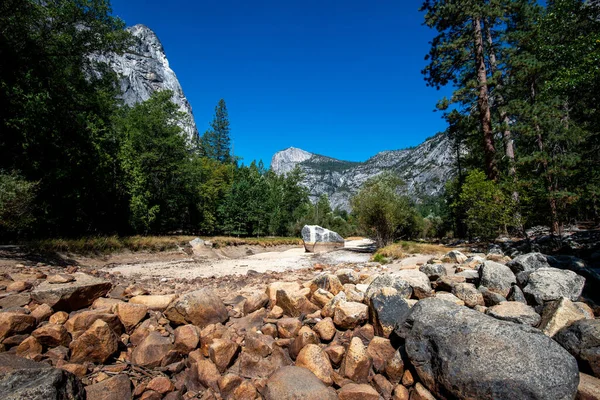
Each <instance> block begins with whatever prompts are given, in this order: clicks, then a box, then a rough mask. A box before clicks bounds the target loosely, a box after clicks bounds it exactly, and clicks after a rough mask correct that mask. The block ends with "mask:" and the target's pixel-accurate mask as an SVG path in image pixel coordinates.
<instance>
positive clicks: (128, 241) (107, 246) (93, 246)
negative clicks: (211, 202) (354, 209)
mask: <svg viewBox="0 0 600 400" xmlns="http://www.w3.org/2000/svg"><path fill="white" fill-rule="evenodd" d="M195 238H196V236H185V235H181V236H125V237H119V236H93V237H83V238H79V239H60V238H59V239H44V240H38V241H34V242H30V243H28V244H27V246H28V247H29V248H30V249H31V250H34V251H38V252H44V253H71V254H83V255H87V254H109V253H117V252H120V251H125V250H128V251H134V252H135V251H151V252H158V251H166V250H172V249H175V248H177V247H178V246H185V245H186V244H187V243H188V242H189V241H191V240H193V239H195ZM204 239H205V240H209V241H211V242H213V244H214V246H215V247H216V248H219V247H225V246H242V245H257V246H262V247H273V246H279V245H301V244H302V240H301V239H298V238H279V237H266V238H235V237H226V236H217V237H213V238H204Z"/></svg>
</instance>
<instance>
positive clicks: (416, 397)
mask: <svg viewBox="0 0 600 400" xmlns="http://www.w3.org/2000/svg"><path fill="white" fill-rule="evenodd" d="M410 400H435V397H434V396H433V395H432V394H431V392H430V391H429V390H427V389H426V388H425V386H423V385H421V384H420V383H417V384H416V385H415V388H414V390H413V391H412V393H411V394H410Z"/></svg>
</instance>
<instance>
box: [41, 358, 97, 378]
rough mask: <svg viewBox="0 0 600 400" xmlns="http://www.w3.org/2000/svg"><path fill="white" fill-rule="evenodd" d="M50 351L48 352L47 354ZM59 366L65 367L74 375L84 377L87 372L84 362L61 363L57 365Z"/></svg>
mask: <svg viewBox="0 0 600 400" xmlns="http://www.w3.org/2000/svg"><path fill="white" fill-rule="evenodd" d="M47 354H48V353H46V355H47ZM57 368H60V369H64V370H65V371H69V372H70V373H72V374H73V375H75V376H77V377H79V378H83V377H84V376H85V375H86V374H87V367H86V366H85V365H83V364H74V363H65V364H63V363H60V365H57Z"/></svg>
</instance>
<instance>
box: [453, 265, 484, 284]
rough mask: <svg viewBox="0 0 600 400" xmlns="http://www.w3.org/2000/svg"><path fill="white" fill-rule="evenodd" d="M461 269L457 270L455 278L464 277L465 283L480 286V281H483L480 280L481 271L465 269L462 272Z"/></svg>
mask: <svg viewBox="0 0 600 400" xmlns="http://www.w3.org/2000/svg"><path fill="white" fill-rule="evenodd" d="M459 269H460V268H457V269H456V271H457V272H456V274H455V275H454V276H455V277H463V278H465V282H467V283H473V284H475V285H479V281H480V280H481V279H480V278H479V271H477V270H474V269H465V270H462V271H460V270H459Z"/></svg>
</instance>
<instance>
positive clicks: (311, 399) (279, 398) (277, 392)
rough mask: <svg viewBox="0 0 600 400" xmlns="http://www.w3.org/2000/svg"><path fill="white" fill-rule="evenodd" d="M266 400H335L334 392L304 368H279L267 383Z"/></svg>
mask: <svg viewBox="0 0 600 400" xmlns="http://www.w3.org/2000/svg"><path fill="white" fill-rule="evenodd" d="M264 396H265V399H266V400H300V399H302V400H336V399H337V398H338V396H337V395H336V393H335V391H334V390H333V389H331V388H328V387H327V386H325V384H324V383H323V382H321V381H320V380H319V378H317V377H316V376H315V374H313V373H312V372H310V371H309V370H308V369H306V368H302V367H283V368H279V369H278V370H277V371H276V372H275V373H274V374H273V375H271V377H270V378H269V380H268V381H267V385H266V387H265V391H264Z"/></svg>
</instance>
